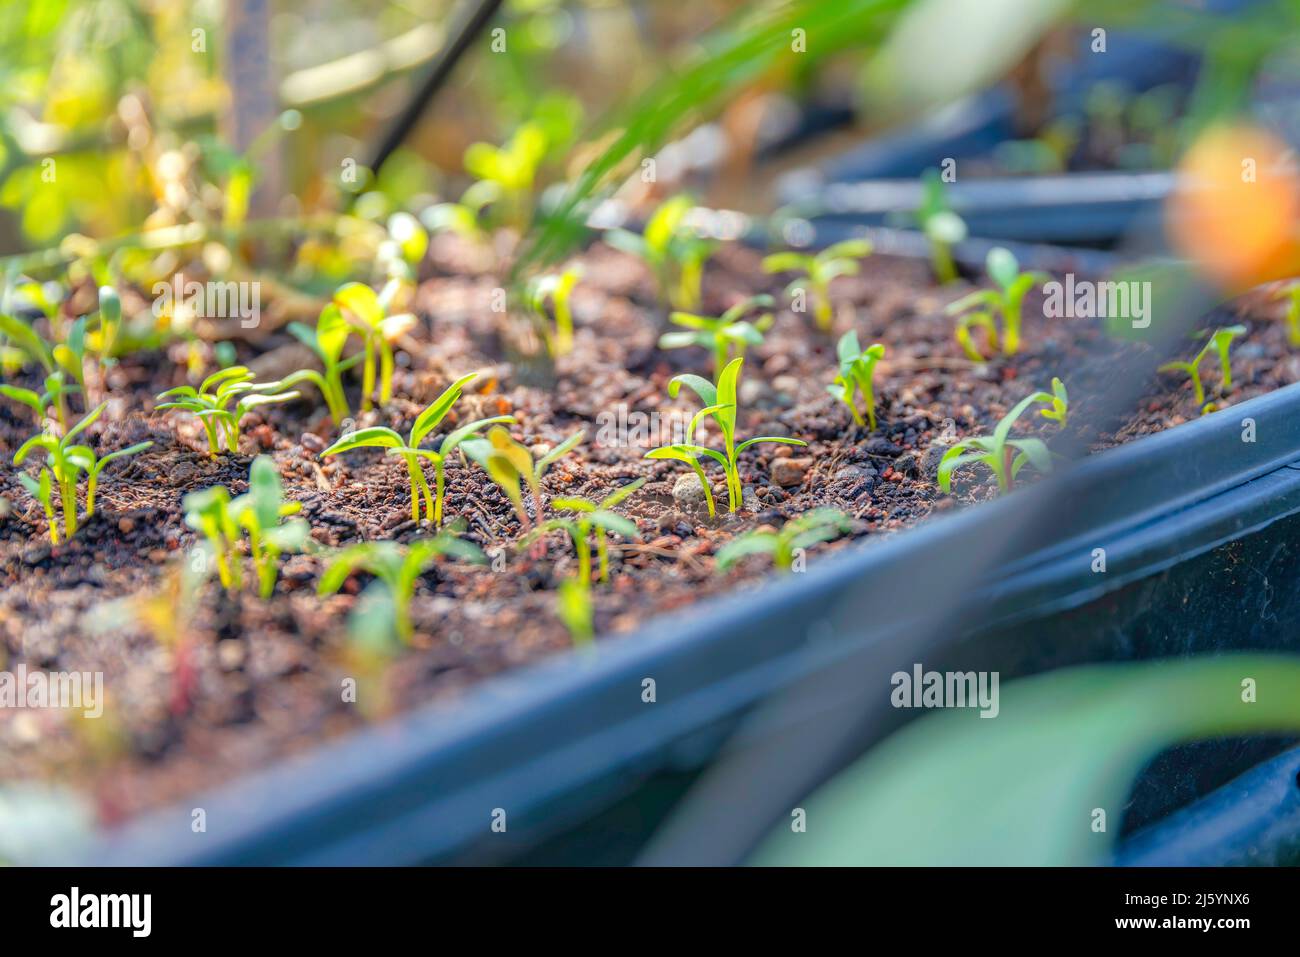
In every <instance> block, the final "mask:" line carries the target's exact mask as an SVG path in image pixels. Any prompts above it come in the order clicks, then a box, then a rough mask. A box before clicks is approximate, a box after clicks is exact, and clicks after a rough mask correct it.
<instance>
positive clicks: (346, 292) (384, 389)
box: [299, 224, 427, 412]
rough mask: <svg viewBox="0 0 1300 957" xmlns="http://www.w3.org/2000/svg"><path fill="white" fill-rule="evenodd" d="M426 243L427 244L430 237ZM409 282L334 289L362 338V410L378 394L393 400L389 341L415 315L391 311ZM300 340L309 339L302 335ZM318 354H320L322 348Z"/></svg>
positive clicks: (353, 284) (382, 399)
mask: <svg viewBox="0 0 1300 957" xmlns="http://www.w3.org/2000/svg"><path fill="white" fill-rule="evenodd" d="M417 226H418V224H417ZM425 242H426V245H427V239H426V241H425ZM405 285H406V282H405V280H404V279H403V278H402V277H396V276H395V277H393V278H391V279H389V280H388V282H387V283H386V284H385V285H384V288H383V290H382V291H380V292H378V293H376V292H375V291H374V290H373V289H371V288H370V287H369V286H367V285H364V284H363V283H359V282H350V283H346V284H345V285H342V286H340V287H339V288H338V289H337V290H335V292H334V301H333V305H335V306H337V307H339V308H340V309H343V310H346V311H347V313H348V314H349V315H351V316H353V317H354V321H353V322H352V329H354V330H355V331H356V333H357V334H358V335H359V336H360V337H361V347H362V354H361V411H362V412H365V411H368V410H369V409H370V407H371V400H372V398H376V397H377V398H378V399H379V404H380V405H387V404H388V403H389V402H390V401H392V398H393V348H392V346H390V345H389V343H390V342H391V341H392V340H393V339H395V338H397V337H398V336H400V335H401V334H402V333H403V332H405V331H406V330H407V329H409V328H410V327H411V326H412V325H413V324H414V322H415V317H414V316H412V315H411V314H410V313H403V312H399V313H396V314H394V315H389V314H388V313H389V311H390V310H391V309H392V308H393V307H394V306H395V305H396V303H397V302H398V297H399V296H400V295H401V294H402V290H403V289H404V287H405ZM299 339H301V340H302V341H304V342H306V341H307V340H306V339H303V338H302V336H301V335H299ZM318 342H319V337H318ZM308 345H310V343H308ZM317 355H318V356H320V352H319V351H317ZM322 361H323V357H322ZM327 368H328V365H327ZM376 387H377V388H378V393H377V394H376Z"/></svg>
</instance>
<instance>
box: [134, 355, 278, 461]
mask: <svg viewBox="0 0 1300 957" xmlns="http://www.w3.org/2000/svg"><path fill="white" fill-rule="evenodd" d="M253 379H254V375H253V373H252V371H251V370H249V369H247V368H246V367H244V366H232V367H231V368H229V369H222V370H221V371H220V372H214V373H212V375H210V376H208V377H207V378H206V379H204V380H203V381H202V382H201V383H199V387H198V388H197V389H196V388H194V386H192V385H181V386H177V387H176V388H174V389H168V390H167V391H166V392H160V393H158V396H157V398H158V399H159V400H162V399H169V400H170V401H168V402H161V404H159V406H158V408H159V409H181V410H182V411H185V412H190V413H192V414H193V415H194V416H195V417H197V418H198V420H199V422H201V423H202V424H203V431H204V432H205V433H206V434H207V437H208V455H210V456H211V457H212V458H216V457H217V453H219V452H220V451H221V443H222V441H224V442H225V445H226V451H228V452H238V451H239V424H240V422H241V421H242V420H243V418H244V416H245V415H247V414H248V413H249V412H251V411H252V410H253V409H255V408H257V407H259V406H263V405H269V404H272V403H276V402H289V401H292V400H293V399H296V398H298V393H297V392H284V391H281V390H282V389H284V387H285V384H284V383H283V382H254V381H253ZM232 401H234V402H235V405H234V407H233V408H231V407H230V403H231V402H232Z"/></svg>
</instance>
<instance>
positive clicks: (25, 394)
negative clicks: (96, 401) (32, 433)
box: [0, 370, 81, 432]
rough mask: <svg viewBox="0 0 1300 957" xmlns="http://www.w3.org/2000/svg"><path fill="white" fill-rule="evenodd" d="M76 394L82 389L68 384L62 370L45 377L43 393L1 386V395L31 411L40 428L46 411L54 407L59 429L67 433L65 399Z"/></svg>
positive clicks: (18, 387)
mask: <svg viewBox="0 0 1300 957" xmlns="http://www.w3.org/2000/svg"><path fill="white" fill-rule="evenodd" d="M75 392H81V387H80V386H76V385H68V384H66V381H65V376H64V374H63V371H62V370H59V371H58V372H51V373H50V374H49V375H47V376H46V377H45V391H44V392H41V393H37V392H34V391H33V390H31V389H24V388H21V387H20V386H16V385H0V395H3V396H7V397H8V398H10V399H13V400H14V401H15V402H21V403H22V404H23V405H25V406H27V407H28V408H29V409H31V410H32V412H33V413H35V416H36V424H37V425H38V426H39V425H40V424H41V422H42V421H43V420H44V418H45V410H46V409H48V408H50V407H51V406H53V407H54V414H55V418H57V419H58V422H59V428H60V429H61V430H63V431H65V432H66V431H67V429H68V410H67V402H66V401H65V397H66V396H69V395H72V394H73V393H75Z"/></svg>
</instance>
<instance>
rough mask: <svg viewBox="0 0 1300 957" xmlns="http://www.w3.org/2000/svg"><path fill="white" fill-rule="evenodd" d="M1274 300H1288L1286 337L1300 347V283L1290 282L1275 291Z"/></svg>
mask: <svg viewBox="0 0 1300 957" xmlns="http://www.w3.org/2000/svg"><path fill="white" fill-rule="evenodd" d="M1273 298H1274V299H1285V300H1286V337H1287V341H1288V342H1290V343H1291V345H1293V346H1300V282H1290V283H1286V284H1285V285H1283V286H1281V287H1280V288H1278V289H1275V290H1274V291H1273Z"/></svg>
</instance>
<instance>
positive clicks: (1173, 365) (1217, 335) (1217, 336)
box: [1156, 326, 1246, 415]
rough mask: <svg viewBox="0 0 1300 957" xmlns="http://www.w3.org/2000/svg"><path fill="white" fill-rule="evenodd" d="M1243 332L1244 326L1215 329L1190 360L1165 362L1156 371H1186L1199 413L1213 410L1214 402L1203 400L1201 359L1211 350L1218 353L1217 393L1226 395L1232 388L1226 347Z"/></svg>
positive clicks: (1230, 369) (1203, 386)
mask: <svg viewBox="0 0 1300 957" xmlns="http://www.w3.org/2000/svg"><path fill="white" fill-rule="evenodd" d="M1245 334H1246V327H1245V326H1226V327H1224V328H1223V329H1217V330H1215V331H1214V332H1213V333H1212V334H1211V335H1210V338H1209V341H1208V342H1206V343H1205V345H1204V346H1202V347H1201V351H1200V352H1198V353H1196V356H1195V357H1194V358H1193V359H1192V361H1191V362H1166V363H1165V364H1164V365H1162V366H1160V368H1159V369H1157V370H1156V371H1157V372H1186V373H1187V375H1188V377H1189V378H1190V379H1191V380H1192V389H1193V390H1194V392H1195V395H1196V406H1197V408H1199V409H1200V410H1201V414H1202V415H1204V414H1205V413H1207V412H1213V411H1214V409H1215V403H1213V402H1206V401H1205V385H1204V384H1203V383H1202V382H1201V371H1200V367H1201V361H1202V360H1203V359H1204V358H1205V357H1206V356H1208V355H1209V354H1210V353H1211V352H1215V353H1217V354H1218V357H1219V369H1220V370H1221V372H1222V375H1221V376H1220V380H1219V394H1220V395H1227V394H1228V390H1229V389H1231V388H1232V364H1231V363H1230V361H1229V358H1228V348H1229V347H1230V346H1231V345H1232V340H1233V339H1236V338H1237V337H1238V336H1244V335H1245Z"/></svg>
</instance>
